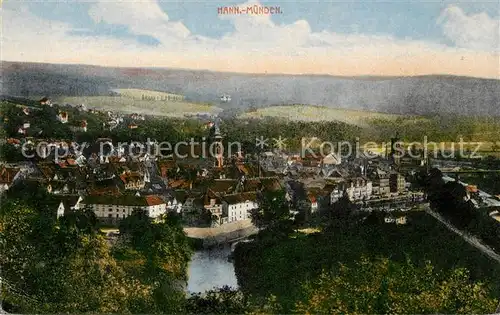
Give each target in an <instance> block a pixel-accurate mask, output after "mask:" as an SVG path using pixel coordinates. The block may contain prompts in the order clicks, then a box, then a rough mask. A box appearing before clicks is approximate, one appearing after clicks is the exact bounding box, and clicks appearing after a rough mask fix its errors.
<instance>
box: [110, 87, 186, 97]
mask: <svg viewBox="0 0 500 315" xmlns="http://www.w3.org/2000/svg"><path fill="white" fill-rule="evenodd" d="M112 91H113V92H116V93H118V94H120V95H122V96H125V97H131V98H135V99H141V98H142V96H143V95H148V96H152V97H156V96H159V97H162V96H171V95H173V96H182V95H180V94H175V93H167V92H160V91H152V90H143V89H113V90H112Z"/></svg>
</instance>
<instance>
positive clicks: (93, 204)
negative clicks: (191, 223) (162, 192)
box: [80, 195, 167, 222]
mask: <svg viewBox="0 0 500 315" xmlns="http://www.w3.org/2000/svg"><path fill="white" fill-rule="evenodd" d="M82 207H87V208H90V209H92V210H93V211H94V213H95V215H96V216H97V218H99V219H101V220H104V221H110V222H117V221H119V220H121V219H124V218H126V217H128V216H129V215H131V214H132V212H133V211H134V210H135V209H141V210H144V211H145V212H146V214H147V215H148V216H149V217H151V218H158V217H159V216H160V215H162V214H164V213H166V211H167V207H166V203H165V201H163V200H162V199H161V198H160V197H159V196H156V195H149V196H134V195H124V196H88V197H85V199H84V200H83V201H81V206H80V208H82Z"/></svg>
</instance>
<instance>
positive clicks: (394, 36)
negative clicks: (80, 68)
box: [1, 0, 500, 79]
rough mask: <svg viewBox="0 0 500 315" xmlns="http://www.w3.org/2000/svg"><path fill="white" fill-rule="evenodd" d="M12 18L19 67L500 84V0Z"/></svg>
mask: <svg viewBox="0 0 500 315" xmlns="http://www.w3.org/2000/svg"><path fill="white" fill-rule="evenodd" d="M223 7H239V8H241V9H240V10H241V11H242V12H243V11H244V9H246V8H248V7H252V8H256V7H262V8H264V7H267V8H271V7H272V8H279V9H274V10H273V11H275V12H273V13H274V14H262V11H261V12H260V14H251V12H247V14H244V13H242V14H220V12H219V11H220V10H219V9H221V8H223ZM1 11H2V41H1V44H2V45H1V60H7V61H27V62H47V63H69V64H93V65H102V66H119V67H169V68H185V69H186V68H187V69H204V70H213V71H230V72H245V73H285V74H329V75H339V76H358V75H376V76H401V75H404V76H412V75H426V74H449V75H465V76H474V77H485V78H497V79H500V57H499V56H500V55H499V54H500V4H499V2H498V1H485V2H472V1H467V2H466V1H458V2H457V1H455V2H451V1H376V0H371V1H347V0H344V1H312V0H309V1H306V0H302V1H299V0H295V1H290V0H281V1H264V0H261V1H260V2H259V1H258V0H249V1H247V2H243V1H218V0H205V1H193V0H184V1H176V0H175V1H174V0H168V1H166V0H132V1H131V0H118V1H117V0H114V1H110V0H99V1H83V0H60V1H54V0H45V1H14V0H4V2H3V4H2V9H1Z"/></svg>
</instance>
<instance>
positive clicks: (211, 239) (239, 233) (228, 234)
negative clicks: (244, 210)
mask: <svg viewBox="0 0 500 315" xmlns="http://www.w3.org/2000/svg"><path fill="white" fill-rule="evenodd" d="M258 231H259V229H258V228H257V227H255V226H254V225H253V224H252V221H251V220H241V221H236V222H231V223H226V224H223V225H221V226H218V227H212V228H199V227H185V228H184V232H185V233H186V235H187V236H188V237H189V238H190V239H192V241H193V243H194V244H195V246H196V247H198V248H200V247H202V248H208V247H212V246H217V245H221V244H228V243H231V242H233V241H236V240H239V239H242V238H245V237H248V236H250V235H253V234H257V232H258Z"/></svg>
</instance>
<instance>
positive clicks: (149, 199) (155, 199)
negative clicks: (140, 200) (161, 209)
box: [146, 195, 165, 206]
mask: <svg viewBox="0 0 500 315" xmlns="http://www.w3.org/2000/svg"><path fill="white" fill-rule="evenodd" d="M146 203H147V204H148V206H157V205H161V204H164V203H165V202H164V201H163V200H162V199H161V198H160V197H159V196H156V195H149V196H146Z"/></svg>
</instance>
